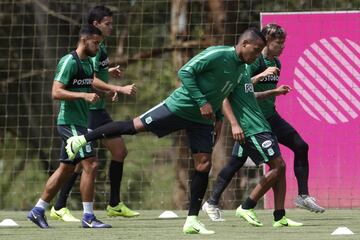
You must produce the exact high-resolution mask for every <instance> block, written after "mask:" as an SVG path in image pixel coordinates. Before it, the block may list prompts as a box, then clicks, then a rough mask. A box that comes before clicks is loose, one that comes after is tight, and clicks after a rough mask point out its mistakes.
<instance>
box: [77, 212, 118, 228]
mask: <svg viewBox="0 0 360 240" xmlns="http://www.w3.org/2000/svg"><path fill="white" fill-rule="evenodd" d="M81 225H82V227H83V228H111V225H109V224H106V223H103V222H102V221H100V220H97V219H96V217H95V215H94V214H88V213H85V214H84V216H83V218H82V221H81Z"/></svg>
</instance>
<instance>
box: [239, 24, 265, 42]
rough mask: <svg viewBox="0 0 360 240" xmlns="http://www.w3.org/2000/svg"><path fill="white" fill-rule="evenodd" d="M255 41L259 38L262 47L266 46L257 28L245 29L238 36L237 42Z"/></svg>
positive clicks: (262, 35)
mask: <svg viewBox="0 0 360 240" xmlns="http://www.w3.org/2000/svg"><path fill="white" fill-rule="evenodd" d="M245 38H246V39H256V38H259V39H261V40H262V41H263V42H264V45H266V38H265V36H264V34H262V33H261V31H260V30H259V29H258V28H255V27H250V28H248V29H246V30H245V31H244V32H243V33H242V34H241V36H240V38H239V41H242V40H243V39H245Z"/></svg>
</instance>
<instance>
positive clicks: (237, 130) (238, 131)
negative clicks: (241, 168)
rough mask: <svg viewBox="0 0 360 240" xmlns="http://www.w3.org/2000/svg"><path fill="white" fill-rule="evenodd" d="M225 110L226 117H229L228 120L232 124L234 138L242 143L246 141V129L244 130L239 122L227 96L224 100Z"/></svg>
mask: <svg viewBox="0 0 360 240" xmlns="http://www.w3.org/2000/svg"><path fill="white" fill-rule="evenodd" d="M223 111H224V114H225V117H226V118H227V120H228V121H229V123H230V125H231V132H232V135H233V138H234V140H236V141H239V143H240V144H243V143H245V135H244V131H243V130H242V128H241V126H240V124H239V122H238V121H237V119H236V117H235V115H234V112H233V110H232V108H231V105H230V102H229V100H228V99H227V98H225V100H224V101H223Z"/></svg>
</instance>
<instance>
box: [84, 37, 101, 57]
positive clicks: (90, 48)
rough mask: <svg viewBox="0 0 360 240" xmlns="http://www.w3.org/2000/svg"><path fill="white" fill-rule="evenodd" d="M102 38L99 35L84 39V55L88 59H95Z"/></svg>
mask: <svg viewBox="0 0 360 240" xmlns="http://www.w3.org/2000/svg"><path fill="white" fill-rule="evenodd" d="M101 40H102V38H101V36H99V35H92V36H89V37H87V38H85V39H84V41H85V54H86V55H87V56H89V57H95V55H96V53H97V51H98V50H99V44H100V42H101Z"/></svg>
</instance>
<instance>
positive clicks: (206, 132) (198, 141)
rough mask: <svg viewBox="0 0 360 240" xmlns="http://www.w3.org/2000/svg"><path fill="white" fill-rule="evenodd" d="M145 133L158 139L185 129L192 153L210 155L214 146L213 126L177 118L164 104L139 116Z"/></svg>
mask: <svg viewBox="0 0 360 240" xmlns="http://www.w3.org/2000/svg"><path fill="white" fill-rule="evenodd" d="M140 120H141V122H142V123H143V124H144V127H145V129H146V130H147V131H150V132H152V133H154V134H155V135H157V136H158V137H163V136H166V135H168V134H169V133H172V132H175V131H178V130H181V129H185V130H186V133H187V136H188V141H189V145H190V148H191V151H192V153H211V152H212V148H213V146H214V126H213V125H208V124H201V123H196V122H192V121H189V120H186V119H184V118H181V117H178V116H177V115H175V114H174V113H172V112H171V111H170V110H169V108H168V107H167V106H166V104H165V103H160V104H158V105H157V106H155V107H153V108H152V109H150V110H149V111H147V112H145V113H144V114H142V115H141V116H140Z"/></svg>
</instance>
